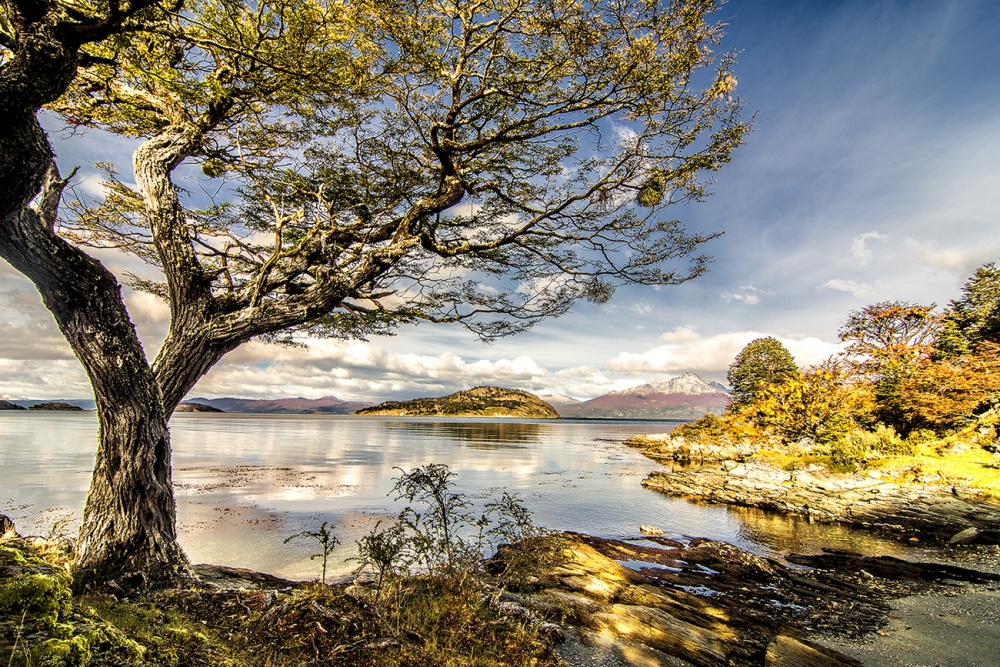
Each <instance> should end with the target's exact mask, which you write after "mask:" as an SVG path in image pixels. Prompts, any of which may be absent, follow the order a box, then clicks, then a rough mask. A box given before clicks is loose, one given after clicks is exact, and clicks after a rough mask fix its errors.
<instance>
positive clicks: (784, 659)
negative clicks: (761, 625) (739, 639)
mask: <svg viewBox="0 0 1000 667" xmlns="http://www.w3.org/2000/svg"><path fill="white" fill-rule="evenodd" d="M847 666H851V667H855V666H856V667H862V663H860V662H858V661H857V660H854V659H853V658H849V657H847V656H845V655H842V654H839V653H835V652H834V651H831V650H829V649H826V648H824V647H822V646H820V645H818V644H814V643H812V642H807V641H804V640H799V639H796V638H795V637H790V636H788V635H778V636H777V637H775V638H774V639H773V640H772V641H771V643H770V644H768V646H767V654H766V655H765V657H764V667H847Z"/></svg>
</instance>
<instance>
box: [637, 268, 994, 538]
mask: <svg viewBox="0 0 1000 667" xmlns="http://www.w3.org/2000/svg"><path fill="white" fill-rule="evenodd" d="M840 338H841V340H842V341H843V342H844V343H845V348H844V351H843V352H842V353H841V354H838V355H836V356H834V357H831V358H830V359H827V360H826V361H823V362H822V363H820V364H817V365H815V366H812V367H809V368H805V369H800V368H799V367H798V366H797V365H796V364H795V361H794V360H793V358H792V356H791V354H790V353H789V352H788V350H786V349H785V347H784V346H783V345H782V344H781V343H780V342H779V341H778V340H776V339H774V338H760V339H757V340H754V341H752V342H751V343H749V344H748V345H747V346H746V347H745V348H744V349H743V350H742V351H741V352H740V353H739V355H737V357H736V359H735V360H734V361H733V363H732V365H730V367H729V371H728V373H727V379H728V380H729V383H730V385H731V387H732V393H731V395H732V403H731V405H730V407H729V408H728V409H727V410H726V411H725V412H724V413H723V414H722V415H720V416H717V415H712V414H709V415H706V416H704V417H702V418H701V419H699V420H698V421H695V422H691V423H688V424H683V425H681V426H679V427H678V428H677V429H675V430H674V431H672V432H670V433H669V434H660V435H649V436H639V437H635V438H632V439H630V440H629V441H627V442H626V444H627V445H630V446H633V447H641V448H642V450H643V453H644V454H645V455H646V456H647V457H649V458H651V459H653V460H656V461H660V462H668V465H669V467H668V469H666V470H663V471H657V472H654V473H652V474H650V475H649V476H648V477H647V478H646V479H645V480H644V481H643V485H644V486H646V487H647V488H651V489H656V490H658V491H662V492H664V493H668V494H670V495H675V496H680V497H684V498H688V499H693V500H700V501H705V502H712V503H724V504H731V505H745V506H750V507H759V508H763V509H768V510H778V511H781V512H785V513H790V514H799V515H803V516H806V517H808V518H810V519H811V520H817V521H837V522H842V523H848V524H851V525H855V526H861V527H864V528H873V529H877V530H880V531H883V532H889V533H893V534H896V535H897V536H900V537H903V538H905V539H909V540H913V541H918V542H919V541H922V540H926V539H931V540H937V541H941V540H946V541H948V542H949V543H952V544H956V543H960V544H971V543H976V542H979V543H985V544H998V543H1000V354H998V352H1000V269H998V268H997V267H996V265H995V264H994V263H989V264H984V265H983V266H981V267H979V268H978V269H976V271H975V272H974V273H973V275H972V276H971V277H969V279H968V280H967V281H966V283H965V285H964V287H963V289H962V296H961V297H960V298H958V299H955V300H953V301H952V302H950V303H949V305H948V307H947V308H945V309H943V310H942V311H940V312H938V311H936V310H935V307H934V306H933V305H931V306H926V305H920V304H911V303H906V302H902V301H883V302H880V303H877V304H873V305H871V306H867V307H865V308H862V309H860V310H856V311H853V312H851V313H850V314H849V315H848V316H847V318H846V320H845V321H844V324H843V326H842V327H841V330H840ZM673 462H683V464H684V465H673V464H672V463H673ZM692 462H696V463H698V464H700V465H690V464H691V463H692Z"/></svg>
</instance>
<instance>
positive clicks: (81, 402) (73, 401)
mask: <svg viewBox="0 0 1000 667" xmlns="http://www.w3.org/2000/svg"><path fill="white" fill-rule="evenodd" d="M7 402H8V403H13V404H14V405H17V406H19V407H22V408H31V407H33V406H36V405H42V404H43V403H59V404H61V405H72V406H75V407H77V408H80V409H81V410H93V409H94V408H95V407H96V406H95V405H94V400H93V399H89V398H82V399H81V398H60V399H56V400H43V399H40V398H26V399H23V400H16V401H7ZM42 409H43V410H44V409H46V408H42Z"/></svg>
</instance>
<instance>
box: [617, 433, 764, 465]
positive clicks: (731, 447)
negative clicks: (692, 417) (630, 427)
mask: <svg viewBox="0 0 1000 667" xmlns="http://www.w3.org/2000/svg"><path fill="white" fill-rule="evenodd" d="M625 444H626V445H627V446H629V447H638V448H641V449H642V453H643V454H644V455H645V456H648V457H649V458H651V459H653V460H655V461H727V460H735V461H742V460H745V459H748V458H750V457H751V456H753V455H754V454H756V453H757V452H759V451H760V448H761V444H760V442H754V441H750V440H741V441H733V440H730V439H728V438H724V439H720V440H716V441H713V442H699V441H698V440H694V439H688V438H684V437H681V436H673V435H670V434H669V433H651V434H649V435H636V436H632V437H631V438H629V439H628V440H626V441H625Z"/></svg>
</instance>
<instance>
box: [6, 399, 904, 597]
mask: <svg viewBox="0 0 1000 667" xmlns="http://www.w3.org/2000/svg"><path fill="white" fill-rule="evenodd" d="M673 426H674V424H668V423H664V422H642V421H590V422H588V421H574V420H488V419H454V420H448V419H442V420H438V419H435V420H432V421H427V420H425V419H420V418H399V417H394V418H372V417H366V418H356V417H349V416H333V415H250V414H225V415H217V414H198V413H185V414H179V415H175V416H174V418H173V419H172V421H171V430H172V434H173V447H174V482H175V486H176V493H177V500H178V531H179V534H180V539H181V544H182V546H183V547H184V549H185V550H186V552H187V553H188V556H189V557H190V558H191V560H192V561H194V562H196V563H197V562H214V563H224V564H227V565H232V566H236V567H248V568H253V569H258V570H262V571H266V572H272V573H274V574H278V575H280V576H286V577H292V578H311V577H313V576H315V575H316V570H315V568H316V563H315V561H310V559H309V556H310V555H311V553H312V551H311V550H310V549H311V547H310V545H309V544H307V543H305V542H304V541H300V542H298V543H296V542H293V543H291V544H288V545H285V544H284V538H285V537H287V536H288V535H291V534H294V533H297V532H299V531H302V530H312V529H315V528H316V526H318V525H319V524H320V523H321V522H322V521H330V522H332V523H334V524H336V526H337V536H338V537H339V538H340V540H341V546H340V547H339V548H338V550H337V551H336V552H334V554H333V557H334V559H336V560H339V561H343V559H346V558H348V557H349V556H352V555H354V549H355V545H354V542H355V541H356V540H358V539H360V537H362V536H363V535H364V534H365V533H366V532H367V531H368V530H370V528H371V527H372V526H373V525H374V524H375V522H377V521H378V520H380V519H386V518H391V517H393V516H395V515H396V514H397V513H398V512H399V510H400V509H402V508H401V506H400V505H398V504H396V503H394V502H393V499H392V498H391V497H389V493H390V491H391V488H392V484H393V482H392V478H393V477H394V476H396V475H398V474H399V470H397V468H402V469H404V470H407V469H410V468H414V467H416V466H420V465H426V464H428V463H446V464H448V465H449V466H450V467H451V469H452V470H453V471H454V472H455V473H456V474H457V478H456V481H457V489H458V490H459V491H461V492H463V493H466V494H468V495H469V496H470V497H471V498H473V499H474V500H475V501H476V502H478V503H480V504H482V503H485V502H487V501H488V500H489V499H490V498H492V497H495V496H497V495H499V493H500V492H501V491H502V490H509V491H511V492H514V493H517V494H518V495H519V496H520V497H521V498H522V499H523V500H524V501H525V504H526V505H527V507H528V509H530V510H531V511H532V513H533V515H534V518H535V521H536V522H537V523H538V524H540V525H544V526H546V527H549V528H552V529H555V530H574V531H580V532H585V533H591V534H594V535H598V536H602V537H612V538H619V539H632V538H640V537H641V534H640V533H639V526H640V525H641V524H652V525H656V526H659V527H661V528H662V529H664V530H665V531H666V533H667V536H669V537H673V538H678V539H685V538H690V537H707V538H711V539H717V540H723V541H727V542H732V543H734V544H737V545H739V546H742V547H744V548H747V549H750V550H752V551H755V552H757V553H764V554H768V555H774V554H777V553H780V552H781V551H783V550H785V549H790V550H793V551H806V550H809V549H808V548H807V547H808V546H809V545H817V544H820V545H824V546H825V545H832V546H840V547H841V548H845V545H849V547H848V548H851V549H853V550H856V551H858V550H862V549H866V550H868V549H870V550H872V551H875V550H877V551H879V552H882V553H886V552H888V548H889V546H890V545H893V543H886V542H884V541H881V542H878V541H877V542H870V541H869V540H871V539H872V538H870V536H868V535H867V534H864V533H859V532H858V531H852V530H849V529H846V528H841V527H834V526H820V525H810V524H808V522H804V521H801V520H795V519H789V518H787V517H782V516H779V515H770V514H765V513H762V512H755V511H753V510H743V509H735V510H731V511H729V510H727V509H726V508H725V507H722V506H718V505H715V506H711V505H695V504H692V503H688V502H685V501H683V500H679V499H676V498H670V497H668V496H665V495H663V494H660V493H657V492H654V491H649V490H646V489H643V488H642V487H641V485H640V481H641V480H642V479H643V478H644V477H645V476H646V475H647V474H649V472H651V471H652V470H654V469H656V468H657V467H658V466H657V464H655V463H653V462H652V461H650V460H648V459H646V458H645V457H643V456H642V455H641V454H640V453H639V452H638V451H636V450H634V449H631V448H628V447H623V446H622V445H620V444H619V443H620V442H621V441H622V440H624V439H625V438H627V437H629V436H631V435H635V434H638V433H655V432H662V431H665V430H669V429H670V428H673ZM96 431H97V423H96V418H95V416H94V415H93V413H46V414H42V413H38V412H31V413H27V412H25V413H21V412H8V413H0V512H3V513H5V514H8V515H10V516H11V517H12V518H13V519H14V520H15V522H16V523H17V524H18V525H19V526H21V527H22V528H23V529H24V530H26V531H28V532H35V533H42V534H44V533H45V532H47V530H48V528H49V527H50V526H51V525H52V524H53V523H54V521H55V520H57V519H58V520H62V519H65V518H66V517H67V516H71V517H75V518H76V519H79V515H80V511H81V510H82V507H83V502H84V499H85V496H86V491H87V486H88V484H89V480H90V471H91V469H92V467H93V462H94V449H95V445H96ZM70 528H73V526H70ZM869 544H870V546H864V545H869ZM859 545H861V547H859ZM813 550H815V549H813ZM349 569H350V564H349V563H345V564H342V565H341V566H340V567H339V570H338V571H339V572H340V573H341V574H346V573H347V572H348V571H349Z"/></svg>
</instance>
